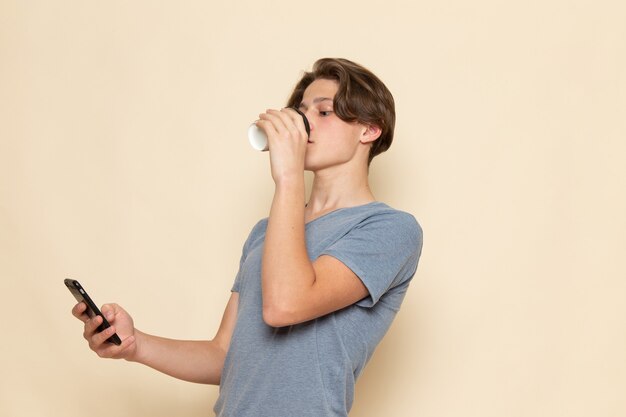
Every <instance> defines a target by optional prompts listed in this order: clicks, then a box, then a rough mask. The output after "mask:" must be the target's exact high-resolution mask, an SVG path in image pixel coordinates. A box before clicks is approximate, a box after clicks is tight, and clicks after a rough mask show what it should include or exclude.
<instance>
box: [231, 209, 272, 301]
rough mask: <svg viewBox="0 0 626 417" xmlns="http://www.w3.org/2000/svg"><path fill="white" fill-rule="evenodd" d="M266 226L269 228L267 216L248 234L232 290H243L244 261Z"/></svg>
mask: <svg viewBox="0 0 626 417" xmlns="http://www.w3.org/2000/svg"><path fill="white" fill-rule="evenodd" d="M265 228H267V218H265V219H262V220H260V221H259V222H258V223H257V224H256V225H254V227H253V228H252V230H251V231H250V234H249V235H248V238H247V239H246V242H245V243H244V244H243V249H242V250H241V258H240V259H239V270H238V271H237V275H236V276H235V282H233V286H232V287H231V289H230V291H231V292H241V284H242V280H243V272H244V263H245V262H246V259H247V258H248V254H249V252H250V248H251V247H252V246H253V244H254V242H255V241H256V240H258V239H260V238H262V236H263V234H264V232H265Z"/></svg>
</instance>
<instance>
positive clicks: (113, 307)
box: [100, 304, 120, 321]
mask: <svg viewBox="0 0 626 417" xmlns="http://www.w3.org/2000/svg"><path fill="white" fill-rule="evenodd" d="M119 309H120V307H119V306H118V305H117V304H104V305H103V306H102V308H101V309H100V312H102V315H103V316H104V317H106V319H107V320H109V321H111V320H113V319H114V318H115V314H117V312H118V311H119Z"/></svg>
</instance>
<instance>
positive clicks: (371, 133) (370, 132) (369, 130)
mask: <svg viewBox="0 0 626 417" xmlns="http://www.w3.org/2000/svg"><path fill="white" fill-rule="evenodd" d="M382 133H383V131H382V129H381V128H380V127H378V126H377V125H365V126H363V131H362V133H361V143H371V142H374V141H375V140H376V139H378V138H379V137H380V135H381V134H382Z"/></svg>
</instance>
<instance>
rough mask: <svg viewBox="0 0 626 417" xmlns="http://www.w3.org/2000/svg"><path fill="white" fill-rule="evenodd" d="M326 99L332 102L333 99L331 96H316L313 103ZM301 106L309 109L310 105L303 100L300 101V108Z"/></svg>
mask: <svg viewBox="0 0 626 417" xmlns="http://www.w3.org/2000/svg"><path fill="white" fill-rule="evenodd" d="M324 101H331V102H332V101H333V99H332V98H330V97H316V98H314V99H313V104H318V103H321V102H324ZM300 107H303V108H305V109H308V106H307V105H306V104H304V103H302V102H300V105H299V106H298V108H300Z"/></svg>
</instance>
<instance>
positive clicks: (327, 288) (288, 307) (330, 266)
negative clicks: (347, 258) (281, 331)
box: [264, 255, 369, 327]
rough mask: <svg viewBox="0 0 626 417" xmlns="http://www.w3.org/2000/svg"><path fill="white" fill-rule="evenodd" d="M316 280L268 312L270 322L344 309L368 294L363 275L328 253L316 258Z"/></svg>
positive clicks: (294, 320) (281, 323)
mask: <svg viewBox="0 0 626 417" xmlns="http://www.w3.org/2000/svg"><path fill="white" fill-rule="evenodd" d="M313 270H314V271H315V280H314V282H313V283H312V284H311V285H310V286H308V287H307V288H306V290H305V291H302V292H300V293H299V294H297V295H294V297H293V298H292V299H291V300H290V302H289V304H285V307H284V308H283V309H281V310H279V311H274V314H269V315H265V316H264V319H265V321H266V323H268V324H269V325H271V326H275V327H282V326H288V325H292V324H296V323H302V322H304V321H308V320H312V319H315V318H317V317H321V316H324V315H326V314H329V313H332V312H333V311H337V310H340V309H342V308H344V307H347V306H349V305H351V304H354V303H356V302H357V301H359V300H361V299H363V298H365V297H367V296H368V294H369V292H368V290H367V288H366V287H365V285H364V284H363V282H362V281H361V279H360V278H359V277H358V276H357V275H356V274H355V273H354V272H353V271H352V270H351V269H350V268H348V267H347V266H346V265H345V264H344V263H343V262H341V261H340V260H338V259H337V258H334V257H332V256H328V255H322V256H320V257H319V258H318V259H317V260H316V261H315V262H313Z"/></svg>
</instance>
